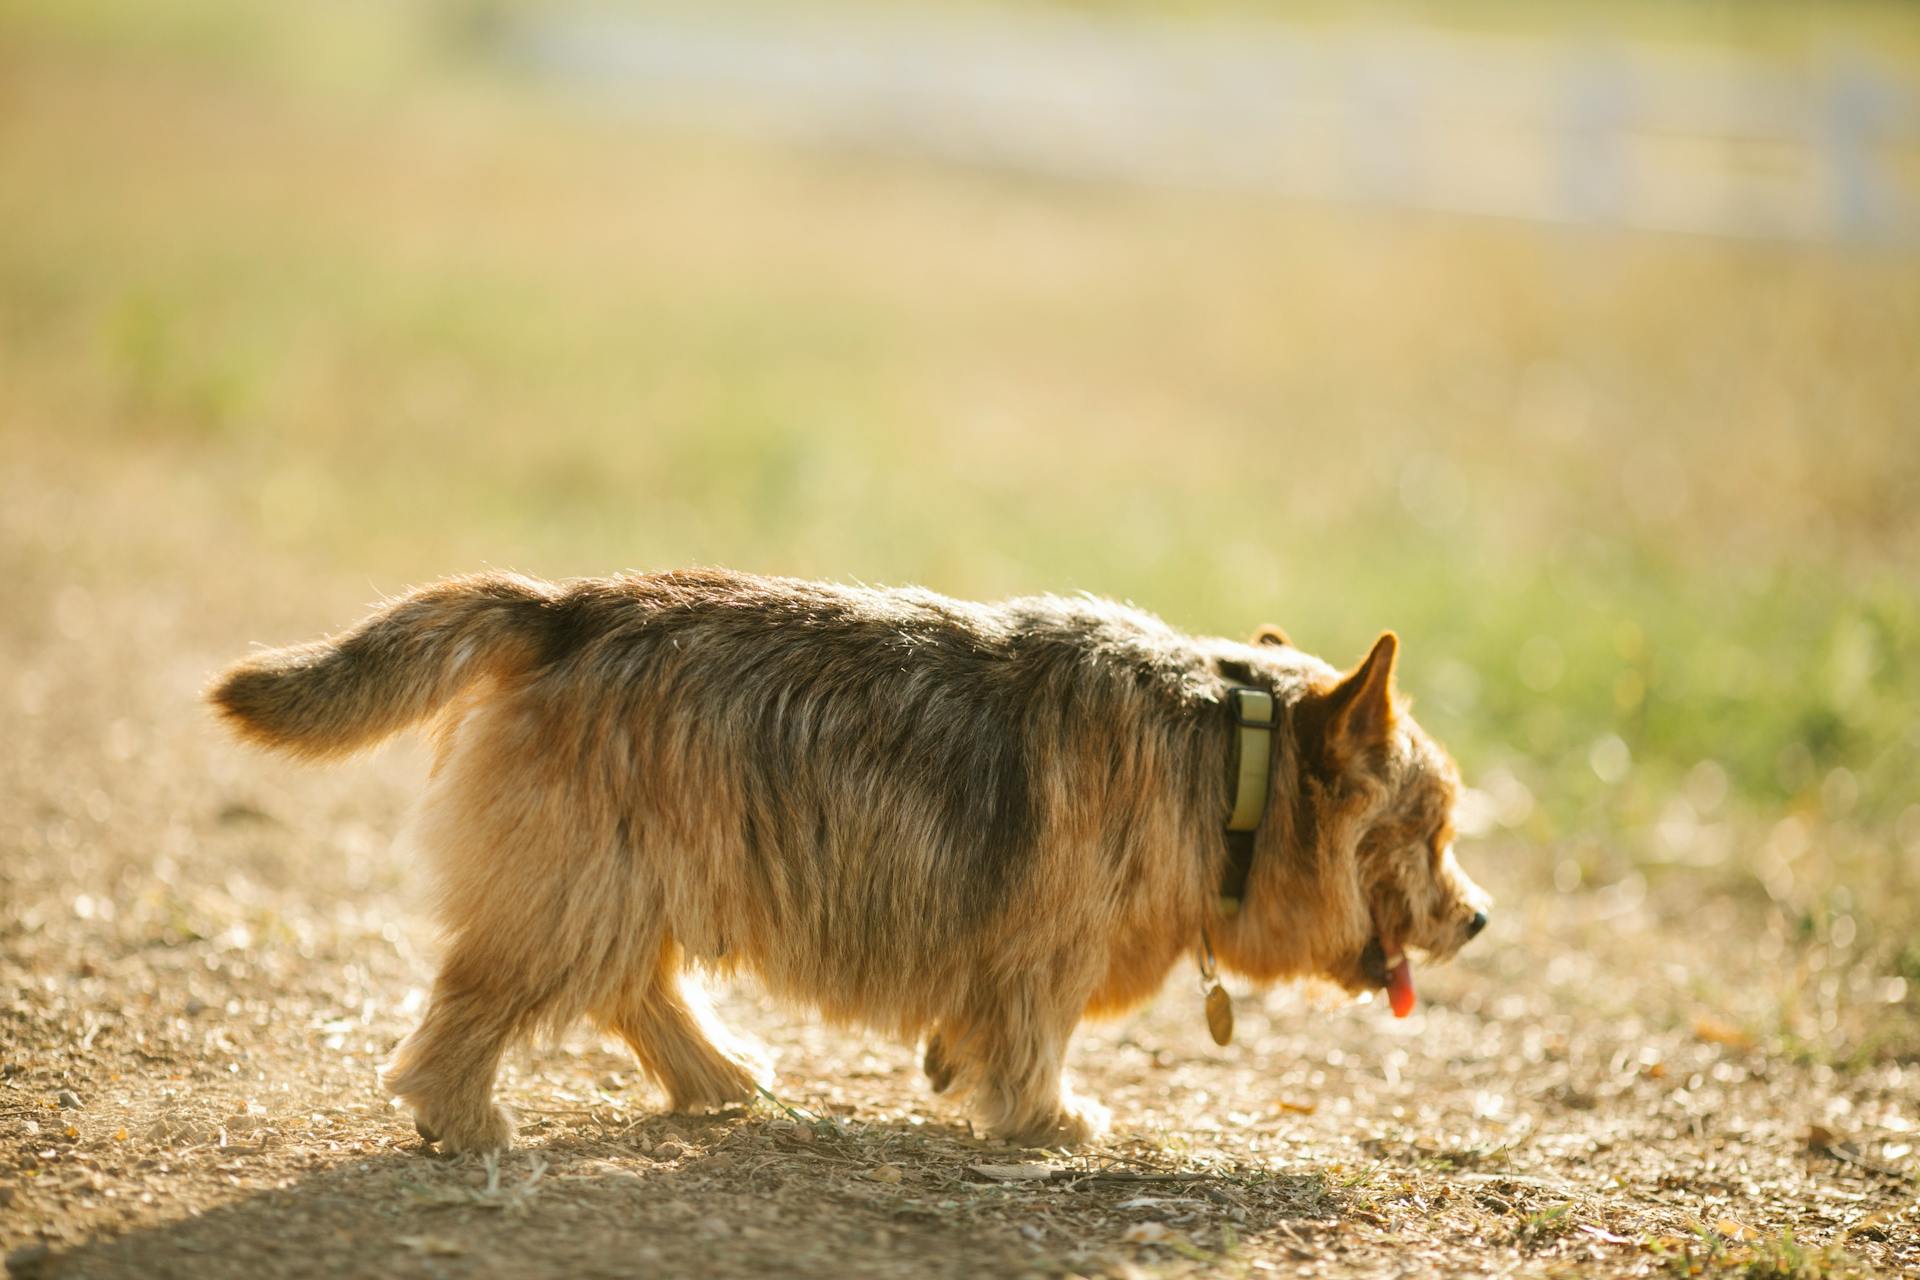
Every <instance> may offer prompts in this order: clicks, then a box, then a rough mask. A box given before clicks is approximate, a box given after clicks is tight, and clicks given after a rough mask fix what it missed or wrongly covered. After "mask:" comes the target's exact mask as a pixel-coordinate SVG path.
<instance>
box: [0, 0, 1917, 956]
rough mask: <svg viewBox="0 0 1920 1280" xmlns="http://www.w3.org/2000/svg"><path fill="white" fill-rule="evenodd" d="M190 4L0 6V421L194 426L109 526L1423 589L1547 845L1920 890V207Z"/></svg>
mask: <svg viewBox="0 0 1920 1280" xmlns="http://www.w3.org/2000/svg"><path fill="white" fill-rule="evenodd" d="M160 12H161V11H159V10H155V9H151V8H149V7H142V6H135V5H124V6H123V5H119V4H112V3H106V2H104V0H89V3H87V4H84V5H80V6H66V5H63V6H59V7H50V6H47V5H43V4H20V3H16V4H12V5H9V6H7V7H5V8H0V46H4V48H3V51H0V74H4V75H5V76H6V77H7V79H8V81H9V84H10V88H9V110H8V113H7V116H6V118H5V120H4V122H3V123H0V384H3V385H4V386H5V387H6V388H7V399H6V402H5V408H4V410H0V413H4V417H3V418H0V430H4V431H6V432H8V433H9V434H11V435H13V436H15V437H16V439H17V440H19V441H21V442H30V443H31V450H30V453H31V456H33V457H35V458H37V459H39V460H40V463H41V464H42V465H45V466H47V467H49V468H52V469H55V470H59V471H62V472H63V473H65V474H68V475H89V476H110V475H114V474H119V473H121V472H128V471H138V472H139V473H140V474H142V475H148V476H153V477H157V479H156V480H155V481H154V482H153V486H152V487H151V488H149V489H148V490H147V492H146V497H145V499H144V501H145V502H146V503H148V504H149V505H148V506H146V507H144V508H142V507H140V506H138V505H136V506H134V507H131V508H129V509H127V510H126V511H125V512H124V518H125V521H126V527H125V528H124V529H123V530H120V531H118V532H119V536H120V537H121V552H120V553H121V554H124V555H126V556H128V557H134V558H138V557H141V556H150V557H153V558H154V560H155V565H156V568H158V569H160V570H162V571H164V567H165V557H166V556H167V555H170V554H176V553H177V548H175V547H173V546H172V544H169V543H166V542H165V540H164V539H161V540H160V541H158V542H156V541H155V540H154V538H153V536H152V532H151V531H152V529H153V527H154V526H155V524H156V523H158V524H164V522H165V513H166V512H167V511H168V510H169V509H170V508H172V509H181V508H184V507H191V508H194V509H206V510H211V511H213V512H216V513H218V518H219V519H220V520H221V521H223V522H225V527H227V528H229V529H230V530H232V531H233V534H234V537H235V539H236V542H237V545H238V547H239V548H240V550H239V551H238V552H237V554H242V555H247V556H254V557H268V558H270V557H280V558H284V559H289V560H295V561H298V562H301V563H304V564H306V565H310V566H315V567H318V568H320V569H323V570H324V571H325V572H327V573H329V574H331V575H333V576H334V577H336V578H337V579H340V580H344V581H348V582H352V583H371V584H373V585H374V586H375V587H377V588H379V589H391V588H395V587H398V586H400V585H402V584H404V583H406V582H408V581H413V580H417V579H420V578H424V577H430V576H434V575H437V574H440V573H443V572H449V571H453V570H458V569H468V568H473V567H476V566H478V565H480V564H504V565H513V566H516V567H520V568H524V569H527V570H530V571H534V572H540V573H546V574H554V575H559V574H567V573H585V572H603V571H607V570H611V569H617V568H657V567H663V566H668V565H675V564H681V563H687V562H706V563H726V564H730V565H735V566H739V567H743V568H749V569H756V570H763V571H769V572H787V573H797V574H805V575H821V576H830V577H836V578H843V579H848V578H858V579H862V580H867V581H887V582H899V581H909V580H911V581H919V582H924V583H927V584H929V585H931V586H934V587H936V588H939V589H942V590H947V591H950V592H953V593H956V594H962V595H987V596H991V595H1000V594H1006V593H1013V592H1024V591H1036V590H1056V591H1070V590H1081V589H1085V590H1092V591H1097V592H1102V593H1106V594H1112V595H1116V596H1121V597H1126V598H1130V599H1132V600H1135V601H1137V602H1138V603H1140V604H1142V605H1145V606H1148V607H1151V608H1153V609H1155V610H1156V611H1159V612H1161V613H1163V614H1165V615H1166V616H1168V617H1169V618H1171V619H1172V620H1174V621H1175V622H1177V623H1179V624H1181V625H1184V626H1187V627H1191V628H1194V629H1203V630H1210V631H1220V632H1228V633H1244V632H1248V631H1250V630H1251V628H1252V627H1253V626H1254V625H1255V624H1257V623H1260V622H1263V621H1278V622H1281V623H1283V624H1284V625H1286V626H1287V627H1288V628H1289V629H1290V630H1291V631H1292V632H1293V634H1294V636H1295V637H1296V638H1297V639H1298V640H1299V641H1300V642H1301V643H1302V644H1303V645H1304V646H1305V647H1307V648H1309V649H1312V650H1314V651H1316V652H1320V653H1323V654H1325V655H1326V656H1328V657H1329V658H1331V659H1333V660H1335V661H1342V662H1344V661H1350V660H1352V659H1354V658H1356V657H1357V656H1359V655H1360V654H1361V653H1362V652H1363V651H1364V647H1365V645H1366V644H1367V642H1368V641H1369V640H1370V639H1371V637H1372V635H1373V634H1374V633H1375V632H1376V631H1377V630H1378V629H1380V628H1384V627H1393V628H1395V629H1397V630H1399V631H1400V632H1401V634H1402V637H1403V639H1404V640H1405V641H1406V642H1407V647H1406V657H1405V667H1404V670H1403V683H1404V685H1405V687H1406V688H1407V689H1408V690H1409V691H1410V692H1411V693H1412V694H1413V695H1414V696H1415V697H1416V699H1417V701H1418V705H1419V711H1420V714H1421V716H1422V718H1423V720H1424V721H1425V722H1426V723H1427V724H1428V725H1429V727H1430V728H1432V729H1434V730H1435V731H1436V732H1437V733H1438V734H1439V735H1440V736H1441V737H1442V738H1443V739H1444V740H1445V741H1447V742H1448V743H1449V744H1451V745H1452V746H1453V748H1454V749H1455V751H1456V754H1458V756H1459V757H1460V758H1461V760H1462V763H1463V765H1464V766H1465V768H1466V770H1467V772H1468V774H1469V776H1470V778H1472V779H1475V780H1476V781H1479V782H1481V783H1483V784H1489V790H1490V791H1491V792H1492V793H1493V795H1494V799H1495V800H1496V801H1497V802H1498V804H1497V806H1496V807H1497V808H1498V809H1499V811H1500V813H1501V815H1502V817H1503V819H1504V820H1505V821H1506V822H1507V823H1508V824H1509V825H1510V826H1511V827H1512V828H1513V830H1514V831H1515V832H1517V833H1518V834H1519V835H1520V836H1522V837H1524V838H1525V839H1527V840H1529V841H1531V842H1533V845H1534V847H1536V848H1538V849H1540V850H1542V851H1543V852H1542V855H1541V857H1542V865H1543V867H1544V866H1549V865H1552V864H1554V863H1559V864H1561V865H1562V866H1563V867H1564V868H1568V870H1567V871H1566V872H1565V875H1567V876H1571V877H1573V878H1575V879H1584V880H1585V881H1586V882H1588V883H1593V882H1604V881H1607V880H1610V879H1614V878H1618V877H1619V876H1621V875H1624V874H1627V873H1629V872H1631V871H1633V870H1636V869H1639V870H1644V871H1646V872H1648V873H1649V874H1653V875H1662V874H1666V873H1667V872H1666V870H1665V869H1666V868H1670V867H1675V866H1677V867H1680V868H1684V869H1689V870H1690V871H1691V870H1702V869H1704V870H1706V871H1707V872H1708V873H1709V874H1711V875H1715V876H1722V877H1725V878H1726V879H1727V880H1728V881H1730V882H1732V883H1736V884H1741V885H1746V886H1748V887H1749V888H1751V890H1752V891H1753V892H1755V893H1758V892H1760V891H1761V886H1764V887H1765V890H1766V892H1768V893H1771V894H1772V895H1773V896H1774V897H1775V898H1776V899H1777V900H1778V901H1779V902H1780V903H1781V907H1782V910H1785V911H1788V912H1790V913H1792V915H1793V917H1794V919H1796V920H1797V921H1799V922H1800V927H1802V928H1803V929H1805V930H1806V931H1807V934H1808V936H1809V937H1811V938H1816V939H1819V938H1828V937H1830V936H1831V935H1832V933H1833V930H1834V929H1835V927H1836V924H1835V922H1836V921H1838V920H1839V919H1841V918H1842V917H1845V918H1847V919H1848V920H1849V921H1850V923H1849V925H1847V926H1845V927H1846V928H1847V929H1849V930H1853V931H1854V933H1855V935H1856V936H1857V937H1858V938H1859V940H1860V943H1861V944H1865V943H1866V942H1868V941H1872V940H1874V939H1875V938H1877V937H1880V936H1882V935H1884V936H1885V937H1886V938H1893V937H1896V936H1897V934H1896V933H1895V932H1894V929H1893V926H1892V925H1891V923H1889V924H1888V925H1887V927H1886V928H1884V929H1881V928H1880V922H1881V921H1883V920H1890V917H1889V916H1888V912H1889V911H1890V910H1891V909H1890V908H1888V907H1887V906H1886V905H1885V904H1887V903H1891V902H1898V901H1902V900H1905V901H1911V900H1913V890H1914V889H1915V887H1916V884H1917V883H1920V810H1915V809H1914V808H1912V807H1911V806H1913V804H1914V799H1915V797H1914V793H1913V789H1912V779H1913V778H1914V777H1915V776H1916V774H1920V731H1917V730H1916V728H1915V725H1914V721H1913V716H1912V709H1913V708H1914V707H1915V706H1916V705H1920V660H1916V658H1915V655H1916V654H1920V596H1917V595H1916V590H1915V588H1916V585H1920V584H1916V577H1915V565H1916V564H1920V533H1917V532H1916V525H1915V522H1914V517H1913V512H1914V511H1915V510H1917V509H1920V458H1917V457H1916V446H1915V443H1914V441H1915V438H1916V437H1915V434H1914V425H1915V422H1914V415H1915V411H1916V406H1917V405H1920V374H1916V367H1915V362H1914V361H1913V359H1912V353H1913V351H1914V350H1915V349H1916V347H1917V346H1920V263H1916V262H1915V261H1914V260H1913V259H1911V258H1904V257H1886V256H1876V255H1872V254H1847V253H1827V252H1822V251H1815V250H1802V249H1788V248H1777V247H1775V248H1762V247H1752V246H1736V245H1723V244H1716V243H1710V242H1705V241H1695V240H1678V239H1675V240H1662V239H1629V238H1616V237H1610V236H1606V235H1600V234H1595V235H1590V236H1581V235H1569V234H1566V233H1559V232H1546V231H1532V230H1527V229H1524V228H1516V227H1509V226H1491V225H1482V224H1476V223H1456V222H1448V221H1407V220H1400V219H1395V218H1390V217H1385V216H1374V215H1361V214H1353V213H1338V214H1335V213H1325V212H1317V211H1314V210H1307V209H1290V208H1275V207H1262V206H1249V205H1244V204H1239V203H1235V202H1232V201H1227V200H1222V199H1215V198H1209V197H1203V196H1198V195H1181V194H1175V193H1148V192H1140V191H1122V190H1108V189H1101V188H1097V187H1085V188H1081V187H1050V186H1045V185H1039V184H1030V183H1021V182H1014V181H1009V180H1005V179H994V178H983V177H978V176H972V175H968V174H966V173H961V172H953V171H947V170H941V169H933V168H923V167H919V166H916V165H914V164H912V163H909V162H904V161H903V162H897V163H881V162H878V161H872V160H858V159H852V158H848V157H841V156H830V155H822V154H817V153H808V152H797V151H781V150H773V149H765V148H760V147H757V146H754V145H751V144H748V143H744V142H739V141H726V140H721V139H715V138H708V137H703V136H700V135H697V134H683V133H676V132H672V131H666V130H648V129H642V128H638V127H634V126H631V125H629V124H623V123H620V122H617V121H612V120H606V119H601V118H598V117H595V116H592V115H590V114H585V113H583V111H582V110H581V109H579V108H577V107H574V106H571V105H568V104H565V103H563V102H559V101H555V100H551V99H547V98H542V97H540V96H538V95H537V94H536V93H535V92H534V91H533V90H532V89H530V88H529V87H527V86H524V85H520V84H516V83H513V82H511V81H505V80H499V79H496V78H494V77H493V76H492V75H490V74H489V73H487V72H486V71H485V70H484V68H482V67H479V66H477V65H475V64H473V63H471V62H466V61H462V60H461V58H460V57H459V56H458V55H457V51H453V50H456V47H457V44H458V41H457V40H456V39H455V38H454V37H455V35H457V32H458V31H459V30H460V29H462V27H461V24H462V22H463V21H465V19H466V18H467V17H471V13H470V11H468V10H466V9H461V8H459V7H458V6H453V7H449V6H439V7H435V6H425V5H423V6H414V7H406V8H393V9H388V8H386V7H384V6H371V5H357V6H351V7H348V8H342V9H340V10H338V11H335V10H334V9H333V8H331V7H329V8H328V9H326V10H324V11H323V10H315V11H313V12H307V11H304V10H302V11H300V12H299V13H294V12H293V11H289V10H285V9H283V8H280V7H269V6H235V5H227V4H213V3H206V2H204V0H196V2H195V3H193V4H191V5H186V6H183V7H169V9H168V10H167V11H166V12H167V13H168V15H169V16H167V17H164V18H162V17H157V16H155V15H156V14H158V13H160ZM1863 12H1864V11H1863ZM1873 13H1874V15H1875V17H1874V19H1873V20H1874V21H1876V22H1880V21H1889V20H1890V19H1889V18H1888V17H1887V15H1886V14H1884V13H1882V12H1881V11H1879V10H1874V11H1873ZM317 15H318V16H317ZM463 15H464V16H463ZM1775 16H1776V17H1777V16H1778V15H1775ZM450 33H454V34H450ZM1890 47H1898V42H1897V41H1895V42H1893V43H1892V45H1891V46H1890ZM276 638H281V639H284V638H288V637H276ZM1490 780H1492V781H1491V782H1490ZM1783 823H1786V824H1787V825H1785V826H1783V825H1782V824H1783ZM1876 930H1878V932H1876ZM1916 988H1917V989H1920V983H1916Z"/></svg>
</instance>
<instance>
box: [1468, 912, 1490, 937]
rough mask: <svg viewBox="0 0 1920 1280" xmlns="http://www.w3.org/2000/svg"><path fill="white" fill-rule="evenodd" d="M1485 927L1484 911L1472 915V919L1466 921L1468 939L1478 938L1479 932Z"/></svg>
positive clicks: (1485, 916) (1485, 917) (1485, 915)
mask: <svg viewBox="0 0 1920 1280" xmlns="http://www.w3.org/2000/svg"><path fill="white" fill-rule="evenodd" d="M1486 927H1487V913H1486V912H1484V911H1476V912H1474V913H1473V919H1471V920H1469V921H1467V936H1468V937H1469V938H1477V937H1479V936H1480V931H1481V930H1482V929H1484V928H1486Z"/></svg>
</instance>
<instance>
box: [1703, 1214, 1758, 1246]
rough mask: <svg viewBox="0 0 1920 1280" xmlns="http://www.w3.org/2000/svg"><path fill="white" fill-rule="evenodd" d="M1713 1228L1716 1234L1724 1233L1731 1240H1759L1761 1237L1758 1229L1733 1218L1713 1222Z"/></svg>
mask: <svg viewBox="0 0 1920 1280" xmlns="http://www.w3.org/2000/svg"><path fill="white" fill-rule="evenodd" d="M1713 1229H1714V1232H1715V1233H1716V1234H1718V1235H1723V1236H1725V1237H1726V1238H1727V1239H1729V1240H1739V1241H1742V1242H1745V1241H1748V1240H1758V1239H1759V1238H1760V1233H1759V1232H1758V1231H1755V1230H1754V1229H1753V1228H1752V1227H1750V1226H1748V1225H1747V1224H1746V1223H1744V1222H1736V1221H1734V1220H1733V1219H1732V1218H1722V1219H1720V1221H1718V1222H1716V1223H1714V1224H1713Z"/></svg>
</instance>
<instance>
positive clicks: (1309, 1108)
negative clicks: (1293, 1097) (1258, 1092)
mask: <svg viewBox="0 0 1920 1280" xmlns="http://www.w3.org/2000/svg"><path fill="white" fill-rule="evenodd" d="M1273 1109H1274V1110H1275V1111H1290V1112H1292V1113H1293V1114H1294V1115H1297V1116H1310V1115H1312V1114H1313V1113H1314V1112H1315V1111H1317V1110H1319V1104H1318V1103H1314V1102H1291V1101H1289V1100H1287V1099H1286V1098H1282V1099H1280V1100H1279V1101H1278V1102H1276V1103H1274V1104H1273Z"/></svg>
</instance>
